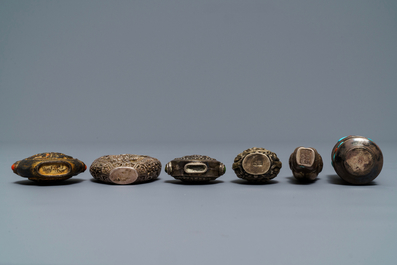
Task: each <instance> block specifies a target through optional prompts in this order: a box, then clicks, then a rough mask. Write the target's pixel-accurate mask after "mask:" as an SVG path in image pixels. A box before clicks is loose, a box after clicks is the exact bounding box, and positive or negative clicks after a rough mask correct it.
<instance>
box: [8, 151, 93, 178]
mask: <svg viewBox="0 0 397 265" xmlns="http://www.w3.org/2000/svg"><path fill="white" fill-rule="evenodd" d="M11 169H12V171H14V173H15V174H17V175H19V176H21V177H24V178H28V179H30V180H33V181H37V182H57V181H62V180H66V179H69V178H71V177H73V176H75V175H77V174H79V173H81V172H84V171H85V170H86V169H87V166H86V165H85V164H84V163H83V162H82V161H80V160H78V159H76V158H73V157H71V156H68V155H65V154H62V153H55V152H49V153H40V154H36V155H33V156H30V157H28V158H25V159H23V160H20V161H17V162H15V163H14V164H13V165H12V166H11Z"/></svg>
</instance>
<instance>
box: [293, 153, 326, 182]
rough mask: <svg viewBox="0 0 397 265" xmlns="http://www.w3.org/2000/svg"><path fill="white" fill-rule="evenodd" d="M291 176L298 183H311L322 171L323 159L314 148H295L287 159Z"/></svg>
mask: <svg viewBox="0 0 397 265" xmlns="http://www.w3.org/2000/svg"><path fill="white" fill-rule="evenodd" d="M289 167H290V169H291V170H292V174H293V175H294V177H295V178H296V179H297V180H300V181H313V180H315V179H316V178H317V176H318V174H319V173H320V172H321V170H323V159H322V158H321V155H320V154H319V153H318V152H317V150H316V149H315V148H312V147H303V146H300V147H297V148H295V150H294V152H293V153H292V154H291V156H290V157H289Z"/></svg>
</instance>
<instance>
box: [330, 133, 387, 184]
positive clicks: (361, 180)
mask: <svg viewBox="0 0 397 265" xmlns="http://www.w3.org/2000/svg"><path fill="white" fill-rule="evenodd" d="M331 159H332V166H333V167H334V169H335V171H336V173H337V174H338V175H339V177H341V178H342V179H343V180H345V181H347V182H349V183H351V184H368V183H370V182H371V181H372V180H374V179H375V178H376V177H377V176H378V175H379V173H380V172H381V170H382V167H383V154H382V151H381V150H380V148H379V146H378V145H377V144H375V143H374V142H373V141H372V140H371V139H370V138H366V137H363V136H357V135H349V136H345V137H342V138H341V139H339V140H338V142H337V143H336V144H335V146H334V148H333V149H332V153H331Z"/></svg>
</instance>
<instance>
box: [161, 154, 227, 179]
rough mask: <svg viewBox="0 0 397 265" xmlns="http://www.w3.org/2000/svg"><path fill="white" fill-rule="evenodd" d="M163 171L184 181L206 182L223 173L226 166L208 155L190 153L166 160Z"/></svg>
mask: <svg viewBox="0 0 397 265" xmlns="http://www.w3.org/2000/svg"><path fill="white" fill-rule="evenodd" d="M165 172H167V173H168V174H169V175H171V176H172V177H174V178H175V179H179V180H182V181H185V182H207V181H210V180H215V179H217V178H219V177H220V176H222V175H223V174H225V172H226V167H225V165H224V164H222V163H221V162H219V161H218V160H216V159H214V158H211V157H209V156H203V155H190V156H184V157H180V158H175V159H174V160H172V161H170V162H168V164H167V165H166V166H165Z"/></svg>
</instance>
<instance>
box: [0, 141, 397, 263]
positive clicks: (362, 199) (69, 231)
mask: <svg viewBox="0 0 397 265" xmlns="http://www.w3.org/2000/svg"><path fill="white" fill-rule="evenodd" d="M333 144H334V143H328V144H326V143H318V144H314V145H310V146H312V147H315V148H317V149H318V151H319V153H320V154H321V155H322V156H323V159H324V169H323V171H322V172H321V173H320V175H319V177H318V180H317V181H315V182H313V183H311V184H300V183H298V182H297V181H296V180H295V179H294V178H293V177H292V173H291V171H290V169H289V166H288V158H289V155H290V154H291V153H292V151H293V150H294V148H295V147H297V146H300V145H303V146H308V145H305V144H304V143H303V144H302V143H294V142H291V143H271V142H269V143H263V144H261V145H258V144H257V145H256V146H258V147H265V148H267V149H269V150H272V151H274V152H276V153H277V154H278V156H279V158H280V160H281V162H282V163H283V167H282V169H281V171H280V174H279V175H278V176H277V177H276V178H275V179H274V180H272V181H271V182H269V183H268V184H263V185H252V184H249V183H247V182H245V181H243V180H240V179H238V178H237V177H236V175H235V174H234V172H233V170H232V169H231V164H232V163H233V159H234V157H235V156H236V155H237V154H238V153H240V152H241V151H243V150H245V149H247V148H250V147H253V146H254V145H252V143H234V144H210V143H202V144H198V143H196V144H162V145H155V144H140V145H129V144H108V145H106V144H102V145H100V144H97V145H65V144H52V145H51V144H49V145H3V147H2V150H1V153H0V154H1V155H0V158H1V159H0V161H1V162H0V163H1V164H0V173H1V174H0V175H1V178H0V198H1V208H0V211H1V219H0V234H1V237H0V264H131V263H132V262H134V263H137V264H243V263H245V264H264V263H271V264H375V263H376V264H395V261H396V260H397V252H396V246H397V178H396V177H395V171H396V164H395V162H393V161H395V160H396V158H397V157H396V150H397V145H396V144H388V143H384V144H379V145H380V146H381V148H382V151H383V155H384V158H385V163H384V168H383V171H382V172H381V174H380V175H379V176H378V178H376V179H375V180H374V181H373V182H372V183H371V184H370V185H365V186H354V185H349V184H347V183H345V182H343V181H342V180H341V179H340V178H339V177H338V176H337V175H335V172H334V170H333V168H332V166H331V164H330V153H331V149H332V147H333ZM47 151H58V152H64V153H66V154H68V155H72V156H74V157H76V158H79V159H81V160H82V161H84V162H85V163H86V164H87V165H88V166H89V165H90V164H91V163H92V161H93V160H94V159H96V158H97V157H99V156H102V155H105V154H120V153H135V154H146V155H150V156H153V157H156V158H158V159H159V160H160V161H161V162H162V164H163V169H164V165H165V164H166V163H167V162H168V161H170V160H172V159H174V158H176V157H181V156H184V155H190V154H204V155H208V156H211V157H213V158H216V159H218V160H219V161H221V162H223V163H225V165H226V167H227V172H226V174H225V175H223V176H222V177H220V178H219V179H218V180H217V181H213V182H211V183H209V184H205V185H186V184H183V183H182V182H180V181H177V180H174V179H173V178H172V177H171V176H169V175H167V174H166V173H165V172H164V170H162V173H161V174H160V177H159V179H158V180H156V181H153V182H149V183H143V184H136V185H125V186H122V185H109V184H102V183H98V182H96V181H94V180H93V178H92V177H91V175H90V173H89V171H88V170H87V171H86V172H84V173H82V174H80V175H78V176H75V177H73V178H72V179H70V180H67V181H65V182H63V183H60V184H59V185H37V184H36V183H35V182H32V181H29V180H26V179H23V178H21V177H19V176H17V175H15V174H14V173H13V172H12V171H11V168H10V166H11V165H12V163H14V162H15V161H16V160H20V159H23V158H26V157H28V156H30V155H33V154H35V153H39V152H47Z"/></svg>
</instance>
